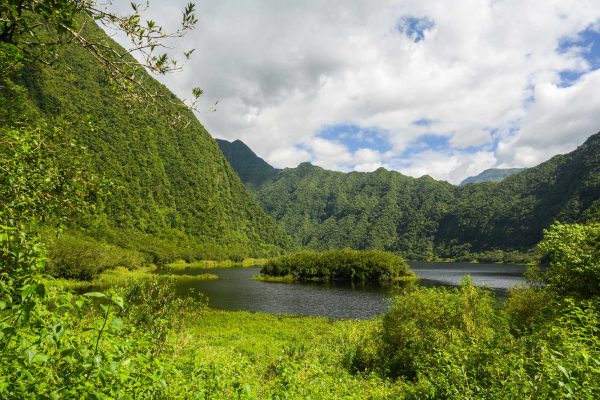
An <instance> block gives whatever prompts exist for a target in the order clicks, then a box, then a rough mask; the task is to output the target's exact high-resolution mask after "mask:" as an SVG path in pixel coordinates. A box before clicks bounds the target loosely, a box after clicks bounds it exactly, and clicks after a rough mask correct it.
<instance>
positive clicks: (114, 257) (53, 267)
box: [48, 234, 146, 280]
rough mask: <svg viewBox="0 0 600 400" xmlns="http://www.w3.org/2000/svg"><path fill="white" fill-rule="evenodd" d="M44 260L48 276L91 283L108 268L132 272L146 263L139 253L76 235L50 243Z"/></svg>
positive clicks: (69, 235) (65, 236) (63, 237)
mask: <svg viewBox="0 0 600 400" xmlns="http://www.w3.org/2000/svg"><path fill="white" fill-rule="evenodd" d="M48 257H49V258H50V263H49V268H50V269H49V272H50V274H52V275H53V276H56V277H61V278H70V279H80V280H92V279H93V278H94V277H95V276H96V275H98V274H100V273H102V272H103V271H105V270H107V269H109V268H114V267H117V266H121V267H125V268H128V269H135V268H139V267H141V266H143V265H144V264H145V263H146V259H145V257H144V256H143V255H142V254H141V253H138V252H136V251H134V250H127V249H123V248H121V247H118V246H114V245H110V244H107V243H102V242H99V241H97V240H94V239H92V238H89V237H85V236H83V235H79V234H65V235H64V236H62V237H60V238H59V239H57V240H56V241H54V243H53V244H52V246H51V247H50V250H49V253H48Z"/></svg>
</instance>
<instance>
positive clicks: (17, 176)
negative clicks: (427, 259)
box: [0, 1, 600, 400]
mask: <svg viewBox="0 0 600 400" xmlns="http://www.w3.org/2000/svg"><path fill="white" fill-rule="evenodd" d="M19 4H20V6H19ZM90 4H94V2H81V3H79V2H77V3H71V2H42V3H38V2H31V1H25V2H20V1H19V2H15V1H9V2H8V3H6V4H3V6H2V7H0V13H2V17H3V19H5V21H4V22H5V23H4V25H3V28H1V29H4V31H2V33H1V34H0V86H1V94H0V168H1V169H2V173H1V174H0V204H1V209H0V398H2V399H8V400H12V399H29V398H42V399H61V398H81V399H131V398H143V399H163V398H167V399H170V398H175V399H176V398H198V399H205V398H210V399H231V398H238V399H251V398H259V399H262V398H274V399H282V398H292V399H294V398H318V399H340V398H373V399H385V398H388V399H403V398H410V399H422V398H448V399H464V398H481V399H490V398H511V399H515V398H578V399H579V398H580V399H595V398H599V397H600V384H599V382H600V369H599V365H600V339H599V338H600V335H599V333H600V302H599V298H598V296H599V293H598V287H599V284H600V279H599V278H600V276H599V274H598V259H599V258H598V251H599V248H598V243H599V242H600V241H599V240H598V238H599V232H600V228H599V226H598V224H597V223H596V224H590V225H562V224H554V225H552V226H551V227H550V229H548V230H547V231H546V234H545V238H544V241H543V242H542V244H541V245H540V247H539V248H540V251H541V253H542V256H543V258H544V259H545V260H547V261H548V263H549V266H548V270H547V271H546V272H538V273H537V278H538V279H539V282H541V283H542V284H545V286H542V287H532V288H529V289H517V290H514V291H512V292H511V294H510V297H509V299H508V300H507V301H506V303H498V302H496V301H495V299H494V298H493V297H492V294H491V293H490V292H489V291H487V290H485V289H479V288H475V287H473V286H472V285H471V284H470V283H469V281H468V280H467V281H465V282H464V284H463V285H462V287H461V288H459V289H426V288H414V289H411V290H409V291H406V292H404V293H402V294H400V295H399V296H398V297H397V298H396V300H395V302H394V305H393V307H392V309H391V310H390V312H389V313H388V314H386V315H385V316H383V317H382V318H380V319H376V320H373V321H362V322H361V321H343V322H332V321H329V320H326V319H322V318H303V317H291V316H276V315H264V314H251V313H242V312H217V311H210V310H209V311H206V303H205V302H204V301H198V300H194V299H193V298H179V297H177V296H176V290H175V286H174V285H175V281H176V279H197V278H196V277H191V276H183V277H181V278H174V277H168V276H159V275H157V274H154V273H152V272H153V271H152V270H150V269H149V268H148V267H145V266H144V265H146V264H148V263H150V262H153V263H156V264H159V265H160V266H163V264H165V263H167V262H169V261H173V260H176V259H178V258H185V259H186V261H188V262H189V261H192V260H193V259H194V258H195V257H197V256H200V255H203V254H212V255H213V256H215V257H214V258H215V259H221V260H225V259H227V260H230V261H231V262H240V261H241V259H242V258H243V257H244V255H245V254H276V253H278V252H280V251H281V250H282V249H284V248H285V247H286V243H287V239H286V238H285V236H283V235H282V234H281V232H280V231H279V230H277V229H275V228H274V225H273V223H272V222H271V221H270V220H269V219H268V218H267V217H266V216H265V215H264V214H263V213H262V212H261V211H260V209H259V208H258V206H257V204H256V203H255V202H254V201H253V200H252V199H251V198H250V197H249V196H248V195H247V193H246V192H245V191H244V189H243V187H242V186H241V183H240V181H239V180H238V179H237V178H236V177H235V175H234V174H233V172H232V170H231V169H230V167H229V166H228V164H227V163H226V162H225V160H224V159H223V158H222V156H221V155H220V154H219V152H218V151H217V150H216V144H215V143H214V141H212V140H210V138H209V137H208V136H207V134H206V132H205V131H204V130H203V129H202V128H201V127H200V126H199V125H198V124H197V123H195V122H193V119H192V122H190V126H189V127H185V126H181V125H172V124H171V122H172V121H170V120H169V117H168V114H170V111H173V114H172V115H177V114H178V113H179V112H180V111H181V109H182V108H181V105H180V104H179V103H177V104H179V106H177V105H174V104H173V103H170V102H167V103H165V105H164V106H165V107H164V109H165V110H166V111H167V115H159V116H157V115H156V113H152V112H151V111H150V110H149V109H145V108H144V107H142V106H141V105H140V104H136V103H130V102H128V101H126V100H125V99H122V98H120V96H118V93H119V92H118V91H116V90H115V87H114V86H113V85H111V81H110V79H108V78H107V76H106V75H105V73H106V71H105V70H103V69H102V68H99V67H98V65H96V64H95V62H94V60H93V59H91V58H90V54H89V53H87V52H86V51H83V49H81V48H79V47H77V46H76V45H74V44H73V45H64V44H63V45H61V46H59V47H57V48H56V52H55V55H56V56H58V59H57V61H56V63H55V64H54V65H52V66H47V65H42V64H37V63H32V62H31V61H28V59H27V56H26V54H25V53H24V52H23V51H22V50H23V49H19V48H18V46H15V45H14V43H11V42H12V41H14V40H16V39H15V38H14V37H13V36H12V35H10V31H6V27H7V26H10V25H11V24H12V25H13V26H16V27H19V25H18V24H20V23H22V21H21V20H20V19H19V18H20V16H19V15H20V14H19V13H20V11H23V9H19V7H21V8H22V7H25V6H26V7H27V8H25V9H24V11H25V14H26V15H25V18H24V19H23V20H24V21H25V24H26V25H25V26H27V24H28V23H29V22H31V21H33V25H32V26H30V27H31V28H32V29H33V30H34V31H32V32H31V35H33V37H34V38H37V39H43V38H44V37H43V35H44V34H45V33H46V32H45V31H44V29H45V28H43V25H44V24H38V23H37V22H36V20H35V18H34V19H33V20H32V19H31V18H30V17H31V13H33V14H35V13H36V12H40V13H41V14H40V15H39V18H42V19H41V20H42V21H43V22H52V23H54V22H56V21H58V22H57V23H58V25H56V26H55V25H52V27H51V30H56V27H57V26H58V27H59V29H58V30H60V29H65V28H68V27H71V25H70V24H71V23H76V22H77V21H76V19H74V15H73V13H72V12H71V11H72V7H71V6H73V7H78V6H84V7H86V6H89V5H90ZM7 5H8V6H10V7H7ZM15 5H16V6H17V8H14V7H12V6H15ZM38 5H39V7H40V8H39V9H36V8H35V7H33V6H36V7H37V6H38ZM14 10H17V12H16V13H15V12H13V11H14ZM54 11H56V12H54ZM65 11H66V12H65ZM7 15H8V18H7V17H6V16H7ZM184 15H185V14H184ZM34 17H35V16H34ZM15 24H16V25H15ZM74 26H76V25H74ZM134 26H135V24H134ZM19 29H21V28H19ZM40 29H41V31H40ZM88 29H89V30H87V31H85V32H86V33H91V34H94V33H95V34H97V35H99V36H98V37H97V38H99V39H102V38H105V36H103V33H101V32H100V31H99V30H98V29H97V28H88ZM150 29H152V28H150ZM58 33H60V32H58ZM40 35H42V36H40ZM5 36H10V37H9V38H5ZM42 43H44V42H42ZM108 43H109V46H114V44H112V43H111V42H108ZM88 50H89V49H88ZM67 60H68V62H67ZM147 85H148V86H147V87H152V88H155V89H156V90H158V91H161V92H162V93H163V94H164V96H167V97H168V96H171V94H170V93H168V92H167V91H165V89H164V88H162V87H161V86H160V85H158V84H157V83H156V82H154V81H152V80H149V79H148V81H147ZM132 90H135V89H132ZM171 98H172V99H173V101H174V102H176V100H175V99H174V98H173V97H172V96H171ZM171 106H173V107H174V108H170V107H171ZM181 112H184V111H181ZM190 118H191V116H190ZM599 141H600V140H599V136H598V135H597V136H595V137H592V138H590V139H589V140H588V142H587V143H586V144H585V145H584V146H582V147H581V148H580V149H579V150H578V152H576V153H573V154H571V155H567V156H563V157H557V158H555V159H553V160H551V161H549V162H548V163H545V164H542V165H541V166H539V167H537V168H535V169H532V170H528V171H525V172H523V173H521V174H518V175H515V176H513V177H510V178H507V179H506V180H504V181H503V182H501V183H499V184H483V185H468V186H466V187H465V188H464V189H457V188H454V187H452V186H450V185H447V184H444V183H439V182H435V181H433V180H431V179H429V178H422V179H421V180H411V179H410V178H406V177H402V176H400V175H393V174H392V175H390V174H389V173H388V172H387V171H384V170H380V171H378V172H375V173H374V176H377V177H378V179H379V181H375V183H369V182H371V181H370V180H369V179H370V178H369V179H366V178H364V177H366V176H367V175H360V174H355V175H352V174H348V175H343V174H339V175H335V174H334V175H331V174H329V173H325V172H322V173H321V172H319V171H317V172H318V173H319V174H322V175H323V179H324V181H327V179H329V178H328V176H333V177H335V179H334V178H331V179H333V180H339V182H344V181H345V178H344V176H352V177H353V178H352V179H354V180H355V181H353V182H352V185H356V186H352V185H351V186H350V187H352V188H353V190H354V189H355V190H356V191H354V192H349V193H352V194H353V195H356V196H355V197H356V198H355V199H353V200H352V201H350V200H349V198H348V197H346V198H345V200H344V197H343V196H346V194H344V193H345V192H344V191H339V193H338V192H336V195H335V196H333V197H331V199H330V198H329V197H327V196H329V195H330V194H331V192H327V191H325V192H323V193H324V194H325V196H326V197H327V198H326V199H321V198H319V199H317V200H315V204H320V203H321V202H322V201H324V202H325V204H329V205H330V206H331V209H328V208H325V209H321V208H319V207H315V209H314V210H312V211H310V210H308V211H310V212H308V211H307V213H305V214H302V215H303V220H302V221H304V222H305V223H306V226H304V225H302V224H300V225H298V226H297V228H298V227H300V226H302V227H303V229H306V231H305V232H310V229H312V228H310V225H311V223H312V222H314V221H319V224H321V223H323V225H325V224H329V225H328V229H330V231H323V232H321V233H322V234H324V233H327V234H331V235H332V236H331V238H332V240H333V241H336V240H337V241H339V243H342V242H343V240H346V239H348V238H345V237H344V236H343V235H344V234H346V233H348V234H349V233H351V232H352V231H351V230H350V229H349V227H347V228H348V229H347V231H346V232H345V231H340V230H337V231H336V230H335V229H334V228H335V227H336V225H335V223H336V221H337V220H336V219H334V220H332V221H331V222H329V223H327V222H326V221H327V220H328V218H330V217H328V215H329V214H328V213H329V212H333V213H334V215H336V216H339V217H340V218H339V219H340V220H343V219H344V218H345V217H348V218H350V219H348V220H346V222H345V223H350V222H351V221H354V222H361V221H362V222H364V223H363V224H358V223H357V224H356V228H357V235H358V236H357V237H356V238H354V237H352V240H358V239H359V238H361V237H363V238H364V237H365V236H364V235H365V231H364V229H366V228H365V227H367V226H368V227H369V231H368V233H369V235H372V236H373V239H372V240H373V242H371V243H370V244H369V245H372V246H375V247H376V246H384V247H385V246H386V245H387V246H389V247H390V248H391V249H395V250H397V251H399V252H402V251H406V252H407V253H409V250H410V251H412V252H413V254H430V255H431V254H433V255H435V254H438V253H436V252H439V254H446V253H443V252H444V251H446V252H447V254H451V253H452V252H456V253H458V252H459V250H460V251H463V250H464V251H463V253H462V254H465V253H469V252H472V251H494V248H493V246H494V245H495V243H496V244H497V243H501V241H502V240H507V238H508V239H510V240H514V241H510V240H508V241H507V242H506V243H507V246H508V247H507V248H512V247H510V246H516V244H520V245H522V244H523V243H528V242H527V240H530V241H533V240H534V239H535V237H536V235H537V232H538V229H541V227H547V226H549V221H553V220H554V219H556V218H558V219H560V220H582V221H593V220H596V219H597V215H598V209H599V208H598V207H599V204H600V203H598V198H597V196H598V184H599V183H598V182H599V181H598V179H597V176H598V175H597V171H598V169H597V168H596V167H597V165H598V163H599V162H600V160H599V159H598V154H599V153H598V142H599ZM313 168H314V167H310V166H306V165H305V166H303V167H301V168H299V170H301V169H304V170H305V172H306V175H307V176H308V175H311V174H312V172H311V169H313ZM296 172H297V171H296ZM286 173H287V172H285V171H284V172H282V174H283V175H285V174H286ZM377 174H378V175H377ZM388 176H394V178H392V179H388ZM363 178H364V180H363ZM311 179H312V178H311ZM300 181H301V180H299V181H298V183H302V182H300ZM309 181H310V179H309ZM277 182H280V181H277ZM277 182H275V184H277ZM303 182H304V183H303V184H306V181H303ZM311 182H312V183H311V184H310V185H309V186H307V187H308V188H310V186H311V185H315V184H316V183H319V181H318V180H313V181H311ZM339 182H338V181H336V183H339ZM361 185H362V186H361ZM386 185H387V186H386ZM394 185H396V186H394ZM334 186H336V185H332V186H331V187H334ZM263 187H266V186H263ZM283 187H284V188H285V185H283ZM324 187H327V186H324ZM336 187H339V186H336ZM400 188H403V189H402V190H400ZM359 189H360V190H359ZM405 189H406V190H405ZM261 190H262V189H261ZM108 191H110V192H111V193H110V195H109V194H108ZM314 192H315V190H314V189H313V190H312V191H310V192H297V193H294V196H297V197H298V198H296V199H295V200H294V201H296V202H298V203H299V204H301V206H302V207H304V206H305V205H306V204H303V203H310V201H311V196H312V193H314ZM302 193H304V194H302ZM515 193H516V194H518V195H516V194H515ZM338 194H339V197H337V195H338ZM388 195H389V196H390V197H389V198H386V196H388ZM400 195H401V196H400ZM447 195H448V196H449V197H448V199H449V200H448V202H447V203H446V202H445V201H446V197H445V196H447ZM494 195H495V196H494ZM302 196H306V197H304V198H303V197H302ZM393 196H400V197H399V198H400V200H399V202H395V201H394V200H393V198H392V197H393ZM403 196H404V197H403ZM436 196H439V198H438V197H436ZM378 198H382V199H385V200H384V201H383V202H381V203H378V202H377V201H376V199H378ZM330 200H331V201H330ZM442 200H443V201H442ZM410 201H415V204H417V205H418V207H417V206H414V207H400V208H398V207H399V206H400V205H402V206H404V205H406V204H410ZM371 202H374V203H373V204H371ZM354 205H355V206H354ZM338 206H339V207H338ZM380 206H381V207H380ZM302 207H300V208H299V210H302ZM336 207H337V208H336ZM353 207H354V209H353ZM379 207H380V208H379ZM519 207H520V208H519ZM348 210H351V212H349V211H348ZM325 211H327V212H325ZM360 211H365V212H366V214H365V216H364V217H363V216H362V214H360ZM518 212H521V213H522V214H519V215H516V213H518ZM311 213H313V214H311ZM344 213H348V214H347V215H346V214H344ZM397 213H400V214H397ZM381 215H383V216H385V218H384V217H381V218H378V216H381ZM397 215H401V216H400V217H398V216H397ZM352 218H355V219H356V220H352ZM362 218H367V219H366V220H365V221H363V220H362ZM394 218H399V219H398V221H400V222H403V223H405V225H393V224H388V223H387V222H388V220H393V219H394ZM292 220H293V219H291V221H292ZM311 221H312V222H311ZM432 221H433V222H432ZM436 221H437V222H436ZM378 222H380V223H381V224H380V225H378ZM527 224H532V225H531V227H528V226H527ZM64 226H70V227H72V228H71V229H68V230H67V231H66V233H65V234H64V235H63V236H61V235H60V232H61V228H62V227H64ZM391 226H393V227H394V229H396V227H397V226H401V227H402V229H400V230H389V229H390V227H391ZM500 227H502V229H501V228H500ZM75 228H77V229H75ZM309 228H310V229H309ZM344 229H346V228H344ZM386 229H388V230H386ZM315 232H316V231H315ZM315 232H312V233H315ZM390 232H391V236H386V234H388V233H390ZM415 234H416V235H415ZM336 235H337V236H336ZM360 235H363V236H360ZM413 235H414V236H413ZM456 235H459V236H456ZM308 239H309V241H308V242H307V244H308V243H311V240H312V238H311V237H308ZM324 239H325V236H322V237H317V239H315V240H324ZM402 240H406V244H405V245H404V244H401V242H400V241H402ZM452 240H456V241H455V242H452ZM47 242H50V245H51V246H50V251H49V252H48V250H47V248H46V244H45V243H47ZM316 243H317V242H315V244H316ZM323 243H326V242H323ZM327 243H329V242H327ZM331 243H334V242H331ZM335 243H337V242H335ZM444 243H446V244H444ZM394 246H406V247H405V248H401V247H397V248H396V247H394ZM461 246H462V247H461ZM469 246H471V247H469ZM486 246H487V247H486ZM490 246H491V247H490ZM403 249H404V250H403ZM434 250H435V252H434ZM47 254H50V255H51V257H52V260H51V265H50V267H49V266H48V264H47V263H48V258H47ZM491 256H493V254H490V257H491ZM294 257H296V260H297V261H299V264H298V266H297V267H296V266H292V265H291V262H292V261H293V260H294ZM269 265H270V267H266V268H271V269H272V272H273V274H274V275H277V274H279V272H281V275H282V276H288V275H290V276H292V277H293V278H294V279H297V280H311V279H319V280H320V279H326V280H338V279H345V280H351V281H360V282H363V281H380V282H381V281H385V282H387V281H391V280H394V279H396V278H397V277H399V276H407V275H408V270H407V268H406V264H405V263H404V262H403V261H402V259H400V258H398V257H397V256H393V255H390V254H387V253H382V252H377V251H367V252H357V251H351V250H337V251H333V252H329V253H323V254H314V253H308V254H300V255H297V256H290V257H288V258H282V259H278V260H275V261H272V262H271V263H270V264H269ZM115 266H117V267H115ZM127 267H128V268H133V270H132V271H130V270H129V269H128V268H127ZM49 268H50V270H51V271H53V272H54V273H56V274H59V275H62V276H67V277H77V278H85V279H92V280H91V283H92V284H94V283H102V282H105V283H108V284H110V285H113V286H115V287H114V288H112V289H109V290H107V291H105V292H91V293H86V294H83V295H78V294H74V293H72V292H70V291H68V290H66V289H65V288H64V286H63V285H66V283H65V281H63V280H54V279H53V278H51V277H50V276H48V275H47V274H46V273H47V271H48V270H49ZM326 268H328V269H326ZM275 270H277V272H275ZM285 270H288V273H287V274H284V272H285ZM532 275H534V274H533V273H532ZM94 278H96V280H94ZM203 278H214V277H212V276H210V275H209V276H205V277H203ZM79 288H80V289H81V288H82V286H79Z"/></svg>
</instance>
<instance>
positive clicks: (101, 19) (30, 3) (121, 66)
mask: <svg viewBox="0 0 600 400" xmlns="http://www.w3.org/2000/svg"><path fill="white" fill-rule="evenodd" d="M108 5H110V2H106V3H104V2H100V1H96V0H0V43H5V44H10V45H13V46H15V47H16V48H18V49H19V50H20V52H22V53H23V54H24V55H25V56H26V57H27V58H28V59H30V60H36V61H39V62H43V63H47V64H50V63H52V60H53V59H55V58H56V57H57V50H58V48H60V46H62V45H64V44H67V43H77V44H79V45H81V46H82V47H83V48H84V49H86V50H87V51H88V52H90V53H91V54H92V55H93V56H94V57H95V58H96V59H97V60H98V61H99V62H100V63H101V64H102V65H103V66H104V68H105V70H106V72H107V74H108V75H109V77H110V78H111V79H112V80H113V81H114V82H115V83H116V84H117V85H118V86H119V87H120V88H121V89H125V92H126V93H128V94H130V95H132V94H133V93H135V92H133V91H130V90H127V89H130V88H131V87H134V88H137V89H138V91H140V92H141V93H142V95H141V99H144V100H147V99H150V100H154V101H156V100H158V97H159V94H158V92H157V91H153V90H151V89H150V88H149V87H148V86H147V85H146V84H145V83H144V79H145V74H144V72H145V71H146V70H147V71H150V72H153V73H157V74H165V73H168V72H172V71H177V70H179V69H180V68H181V64H180V63H179V62H178V60H177V58H175V57H171V56H170V55H169V54H168V52H167V49H168V46H167V44H166V42H167V41H168V40H169V39H172V38H180V37H183V36H184V35H185V34H187V33H188V32H189V31H191V30H192V29H194V26H195V25H196V23H197V19H196V16H195V5H194V3H188V4H187V6H186V7H185V8H184V9H183V11H182V17H181V25H180V27H179V28H178V29H177V30H176V31H174V32H166V31H164V29H163V27H162V26H160V25H158V24H157V23H156V22H155V21H153V20H144V18H143V12H144V11H145V10H146V9H147V8H148V4H147V3H146V5H143V6H142V5H140V4H136V3H131V12H130V13H128V14H123V15H121V14H117V13H114V12H111V11H109V10H108V8H107V7H108ZM94 22H95V23H98V24H100V25H102V26H104V27H105V28H106V29H107V30H109V31H115V30H116V31H118V32H121V33H123V34H125V35H126V36H127V37H128V38H129V40H130V41H131V47H130V48H129V49H122V48H120V47H118V46H114V45H113V44H112V43H111V42H110V41H109V40H106V39H105V38H99V37H89V36H87V35H85V34H84V32H85V28H86V25H87V24H91V23H94ZM193 52H194V50H188V51H184V52H183V57H184V59H185V60H188V59H189V58H190V56H191V55H192V53H193ZM132 56H137V58H138V60H136V59H135V58H134V57H132ZM2 75H3V72H2V71H0V88H2V86H3V85H2V83H1V82H2V80H3V78H4V77H3V76H2ZM201 94H202V90H201V89H200V88H197V87H196V88H193V89H192V96H193V102H192V104H191V105H190V107H191V108H194V107H195V104H196V101H197V99H198V98H199V97H200V95H201Z"/></svg>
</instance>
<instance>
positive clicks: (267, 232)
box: [0, 24, 292, 259]
mask: <svg viewBox="0 0 600 400" xmlns="http://www.w3.org/2000/svg"><path fill="white" fill-rule="evenodd" d="M90 25H93V24H90ZM84 34H85V35H93V36H94V38H95V39H94V40H103V41H105V42H106V43H107V45H110V46H117V44H115V43H114V42H113V41H112V40H111V39H109V38H108V37H107V36H106V35H105V34H104V33H103V31H102V30H100V29H99V28H98V27H96V26H95V25H93V26H90V27H89V28H88V29H87V30H86V32H85V33H84ZM106 74H107V73H106V71H105V70H104V69H103V68H102V66H101V65H99V63H98V62H97V61H96V59H95V58H93V57H92V56H91V55H90V53H89V52H87V51H85V50H84V49H82V48H81V46H77V45H65V46H62V47H61V54H60V57H58V59H57V60H56V62H55V63H53V65H52V66H47V65H44V64H42V63H34V64H28V63H24V65H22V67H21V68H20V69H19V70H18V71H16V72H15V74H14V76H13V77H11V79H12V82H13V83H11V85H10V86H9V87H8V89H7V87H6V86H2V85H0V87H2V90H1V91H0V123H1V124H3V125H4V126H23V125H27V124H29V125H32V126H40V124H44V126H46V127H48V129H49V130H52V129H53V128H52V127H55V126H61V127H63V129H65V130H66V131H67V132H68V134H69V135H70V136H72V137H73V139H74V140H75V141H76V143H77V146H79V145H83V146H84V147H86V148H87V149H88V152H87V153H88V155H87V157H88V161H89V164H88V165H87V168H89V169H90V170H91V171H92V172H93V173H94V174H96V175H97V176H101V177H103V178H104V179H105V180H106V181H107V182H110V184H111V187H110V192H111V193H110V195H109V196H105V197H103V200H102V201H103V203H102V204H101V205H100V208H99V212H98V213H97V215H96V216H95V217H94V218H92V220H91V221H86V222H85V223H81V222H79V227H83V228H85V232H86V235H90V236H93V237H95V238H96V239H100V240H102V241H107V242H109V243H113V244H117V245H119V246H122V247H125V248H129V249H135V250H141V251H142V252H145V253H150V254H154V253H156V254H154V255H155V256H157V257H159V258H160V257H165V258H167V259H169V258H171V259H172V258H177V257H185V258H205V257H209V258H215V257H216V258H220V257H228V256H231V255H235V256H236V257H239V256H249V255H272V254H279V253H281V252H282V249H285V248H287V247H289V246H290V245H291V244H292V241H291V240H290V239H289V238H288V237H287V235H286V234H285V233H284V232H283V230H282V229H281V228H280V227H279V226H278V225H277V224H276V223H275V222H274V221H273V220H272V219H271V218H270V217H269V216H268V215H267V214H266V213H265V212H264V211H263V210H262V209H261V207H260V205H259V204H258V202H257V201H256V200H255V199H254V197H253V196H252V195H250V194H249V193H248V192H247V190H246V188H245V187H244V185H243V184H242V182H241V181H240V179H239V178H238V176H237V175H236V174H235V172H234V171H233V169H232V168H231V167H230V165H229V163H228V162H227V160H226V159H225V157H224V156H223V154H222V153H221V152H220V151H219V147H218V146H217V143H216V142H215V140H214V139H213V138H212V137H211V136H210V135H209V134H208V133H207V132H206V130H205V129H204V128H203V126H202V125H201V124H200V123H199V122H198V121H197V120H196V118H195V117H194V116H193V114H192V113H191V112H190V111H189V110H187V109H185V107H184V106H183V103H181V102H180V101H179V100H178V99H177V98H176V97H175V96H174V95H173V94H172V93H171V92H169V91H168V90H167V89H166V88H165V87H164V86H163V85H161V84H160V83H158V82H157V81H156V80H154V79H153V78H152V77H150V76H147V79H146V82H145V85H146V86H147V89H148V91H149V92H156V93H157V95H158V97H160V100H159V101H160V103H159V104H153V103H152V102H151V101H150V100H148V99H146V101H145V103H142V102H140V101H134V100H132V99H130V98H125V97H127V96H124V93H123V92H122V91H120V90H119V89H117V88H116V87H115V85H114V84H113V83H112V81H110V80H109V79H108V78H107V75H106ZM0 75H1V74H0ZM0 77H1V76H0ZM133 86H134V88H132V90H133V93H134V94H136V93H137V94H138V95H140V96H142V97H143V94H142V93H141V92H140V91H136V89H135V85H133ZM178 112H179V113H183V115H184V116H185V118H184V120H183V121H179V122H178V121H176V118H175V116H176V115H177V113H178ZM65 151H67V150H65ZM4 189H6V188H0V190H4ZM82 225H83V226H82Z"/></svg>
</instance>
